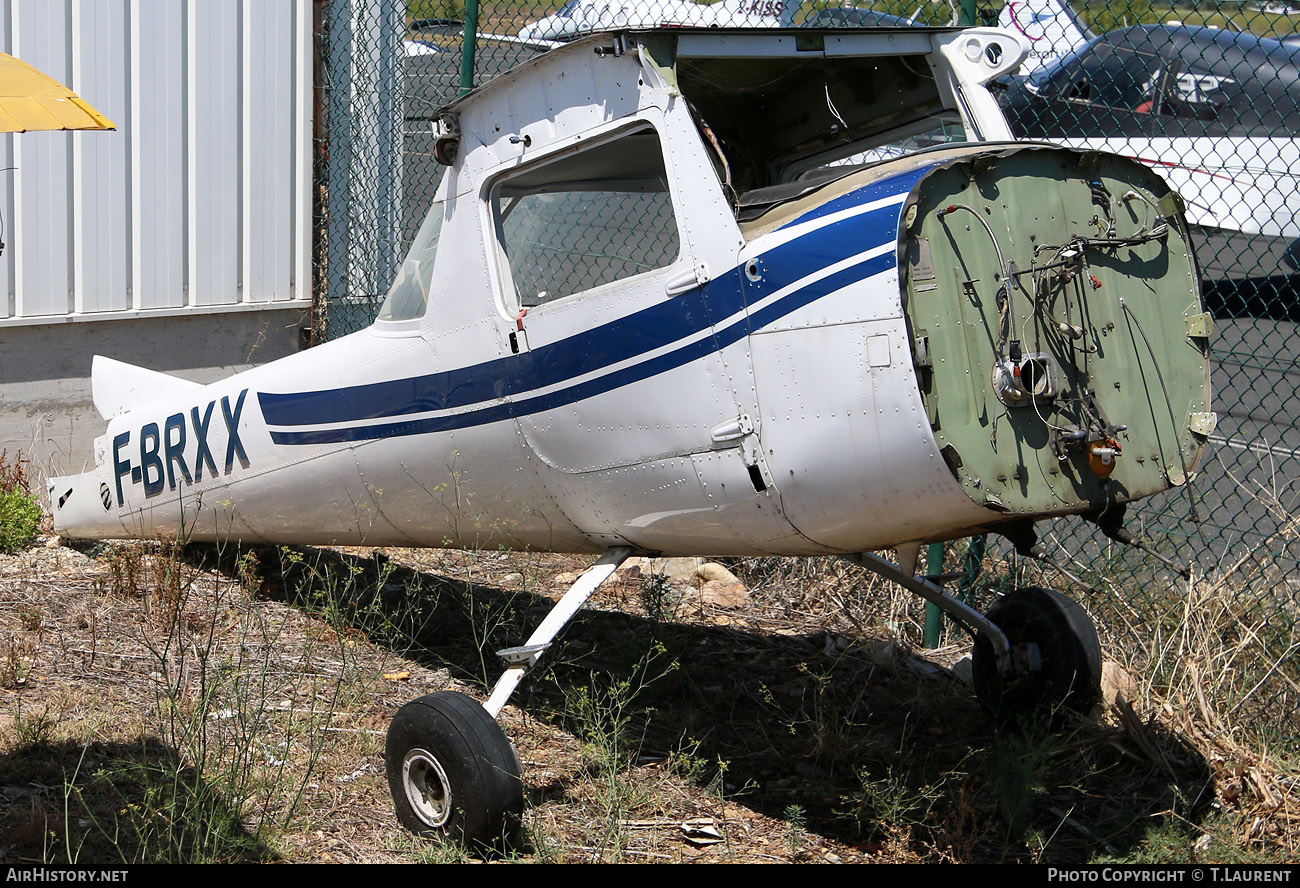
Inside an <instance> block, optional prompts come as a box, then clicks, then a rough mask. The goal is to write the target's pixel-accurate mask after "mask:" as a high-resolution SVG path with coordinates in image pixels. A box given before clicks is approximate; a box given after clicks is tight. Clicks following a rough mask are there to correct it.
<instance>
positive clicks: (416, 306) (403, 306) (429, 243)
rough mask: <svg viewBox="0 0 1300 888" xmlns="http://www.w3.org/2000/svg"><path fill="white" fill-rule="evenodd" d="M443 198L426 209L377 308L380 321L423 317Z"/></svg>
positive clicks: (444, 203) (436, 249)
mask: <svg viewBox="0 0 1300 888" xmlns="http://www.w3.org/2000/svg"><path fill="white" fill-rule="evenodd" d="M446 205H447V204H446V201H439V202H438V203H435V204H434V205H433V206H432V207H430V209H429V214H428V215H427V216H425V217H424V224H422V225H421V226H420V232H419V234H417V235H416V236H415V242H414V243H413V244H411V250H410V252H408V253H407V254H406V258H405V259H404V260H402V267H401V268H399V269H398V270H397V277H396V278H394V279H393V285H392V286H391V287H389V288H388V296H387V297H386V298H385V299H384V304H383V306H382V307H381V308H380V309H379V318H378V320H380V321H411V320H415V319H417V318H422V317H424V309H425V307H426V306H427V305H428V304H429V289H430V287H431V286H432V285H433V262H434V257H435V256H436V255H437V253H438V234H439V232H441V231H442V217H443V212H444V210H445V209H446Z"/></svg>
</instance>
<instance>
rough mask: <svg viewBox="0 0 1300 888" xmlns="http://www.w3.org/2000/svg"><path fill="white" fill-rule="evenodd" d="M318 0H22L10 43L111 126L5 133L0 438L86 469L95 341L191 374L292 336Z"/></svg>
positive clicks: (306, 254) (246, 358)
mask: <svg viewBox="0 0 1300 888" xmlns="http://www.w3.org/2000/svg"><path fill="white" fill-rule="evenodd" d="M312 12H313V10H312V5H311V4H310V3H305V2H273V3H266V2H257V0H220V2H198V0H189V2H183V3H181V2H176V0H63V2H48V0H10V2H8V3H5V4H4V5H3V6H2V7H0V50H3V51H5V52H8V53H9V54H11V55H15V56H17V57H19V58H21V59H23V60H24V61H26V62H28V63H29V64H32V65H34V66H35V67H37V68H38V69H40V70H42V71H44V72H45V73H47V74H49V75H50V76H52V77H54V78H56V79H58V80H61V81H62V82H64V83H66V84H68V85H69V86H70V87H72V89H73V90H75V91H76V92H77V93H78V94H80V95H81V96H82V97H83V98H84V99H86V100H87V101H88V102H90V103H91V104H92V105H94V106H95V107H96V108H98V109H99V110H100V111H101V112H103V113H104V114H105V115H107V116H108V117H109V118H110V119H111V120H112V121H113V122H114V123H115V124H116V125H117V130H116V131H115V132H100V133H97V132H87V133H24V134H18V135H6V136H4V137H3V138H2V139H0V167H7V168H11V169H8V170H6V171H4V172H2V173H0V213H3V229H0V239H3V241H4V242H5V244H4V252H3V255H0V293H3V298H0V341H3V343H4V360H3V362H2V364H0V447H5V448H8V449H9V451H10V454H11V455H12V454H13V452H14V451H15V450H17V449H22V450H23V451H24V452H25V453H27V454H29V455H30V456H31V457H32V458H33V461H34V466H33V467H34V468H35V469H36V470H37V472H38V473H43V472H45V471H48V470H50V469H52V468H54V467H56V466H57V467H60V468H65V469H73V468H79V466H80V461H81V460H82V459H84V458H88V457H89V455H90V453H91V448H90V446H89V441H90V439H91V438H93V437H94V435H96V434H98V433H99V432H100V431H102V428H101V426H102V422H101V421H100V420H99V419H98V416H97V414H96V413H95V412H94V409H93V407H92V406H91V404H90V386H89V379H88V376H89V371H90V361H91V357H92V355H94V354H105V355H108V356H110V357H114V358H117V359H119V360H124V361H129V362H132V363H139V364H142V365H145V366H148V367H151V368H152V369H157V370H162V371H166V372H175V373H178V374H179V375H182V376H186V377H188V378H191V379H196V380H199V381H207V380H210V379H215V378H218V377H220V376H222V375H225V374H227V373H229V372H231V371H233V370H235V369H238V368H240V367H242V366H246V365H248V364H251V363H261V362H264V361H267V360H271V359H274V358H276V357H279V356H281V355H283V354H285V353H287V352H289V351H292V350H294V349H296V348H297V347H298V340H299V328H300V327H303V326H306V325H307V323H308V320H307V313H308V310H309V308H310V303H311V264H310V263H311V249H312V241H311V211H312V195H311V187H312V164H311V157H312V154H311V135H312V132H311V126H312V105H311V101H312V92H311V90H312V70H313V65H312V33H313V23H312Z"/></svg>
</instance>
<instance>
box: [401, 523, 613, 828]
mask: <svg viewBox="0 0 1300 888" xmlns="http://www.w3.org/2000/svg"><path fill="white" fill-rule="evenodd" d="M631 554H632V550H631V549H630V548H627V547H620V548H617V549H611V550H609V551H608V552H606V553H605V554H604V555H603V556H602V557H601V558H600V560H599V561H597V562H596V563H595V564H594V565H593V566H592V567H590V568H589V569H588V570H587V571H586V572H585V573H584V574H583V575H582V576H580V577H579V578H578V580H577V582H575V583H574V584H573V586H572V587H571V588H570V589H569V591H568V592H566V593H565V594H564V597H562V598H561V599H560V600H559V602H557V603H556V605H555V607H554V608H552V610H551V612H550V613H549V614H547V615H546V619H544V620H543V621H542V624H541V625H540V626H538V627H537V630H536V631H535V632H534V633H533V634H532V636H531V637H530V638H529V639H528V643H527V644H525V645H523V646H522V647H518V648H510V649H507V650H504V651H498V652H497V653H498V654H500V655H501V656H502V657H504V658H505V659H506V662H507V663H508V664H509V665H508V667H507V669H506V671H505V674H503V675H502V676H501V678H500V679H498V680H497V683H496V686H495V687H494V688H493V689H492V695H491V697H490V698H489V700H488V702H487V703H484V704H481V705H480V704H479V703H478V702H477V701H476V700H474V699H473V698H472V697H468V696H466V695H465V694H461V693H458V692H456V691H439V692H437V693H435V694H428V695H426V696H423V697H420V698H418V699H416V700H412V701H411V702H410V703H407V704H406V705H405V706H403V707H402V708H401V709H399V710H398V711H397V715H396V716H394V717H393V720H392V722H391V723H390V724H389V726H388V738H387V741H386V742H385V744H384V760H385V765H386V769H387V772H388V789H389V791H390V792H391V793H392V796H393V806H394V808H395V809H396V811H397V818H398V820H400V821H401V822H402V825H403V826H405V827H406V828H407V829H409V830H411V831H412V832H414V833H417V834H419V835H442V836H443V837H445V838H447V839H448V840H450V841H453V842H457V843H459V844H462V845H465V846H466V847H467V848H470V849H471V850H490V849H493V848H498V847H501V846H503V845H508V844H509V843H510V842H511V841H512V840H513V839H514V838H515V837H516V834H517V833H518V830H519V822H520V817H521V815H522V814H523V807H524V795H523V783H522V782H521V780H520V767H519V757H518V756H517V755H515V751H514V748H513V747H512V746H511V745H510V741H509V740H508V739H507V738H506V735H505V732H504V731H502V730H501V726H500V725H499V724H497V721H496V719H497V716H499V715H500V714H501V709H502V708H503V707H504V706H505V704H506V701H507V700H509V699H510V695H511V694H512V693H513V692H514V690H515V688H516V687H518V685H519V682H520V680H521V679H522V678H523V676H524V673H525V672H526V671H527V670H528V669H529V668H531V667H532V666H534V665H535V664H536V663H537V661H538V660H540V659H541V656H542V654H543V652H545V650H546V649H547V648H548V647H550V645H551V642H552V641H553V640H554V639H555V636H556V635H558V634H559V632H560V630H562V629H563V628H564V627H565V626H566V625H568V623H569V621H570V620H572V619H573V617H574V615H575V614H576V613H577V612H578V610H579V608H581V607H582V605H583V604H585V603H586V601H587V599H589V598H590V597H591V595H592V593H593V592H595V591H596V589H597V588H598V587H599V586H600V584H601V583H603V582H605V580H607V579H609V577H610V575H611V574H613V573H614V570H615V569H616V568H617V567H618V566H619V565H620V564H622V563H623V561H625V560H626V559H627V557H628V556H629V555H631Z"/></svg>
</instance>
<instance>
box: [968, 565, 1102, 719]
mask: <svg viewBox="0 0 1300 888" xmlns="http://www.w3.org/2000/svg"><path fill="white" fill-rule="evenodd" d="M987 616H988V618H989V619H990V620H991V621H992V622H993V623H994V624H995V625H996V626H997V627H998V628H1000V629H1001V630H1002V631H1003V632H1005V633H1006V635H1007V639H1008V641H1010V642H1011V647H1012V650H1013V651H1014V650H1015V649H1016V648H1017V647H1022V648H1023V646H1026V645H1029V644H1035V645H1037V646H1038V652H1039V656H1040V657H1041V661H1042V665H1041V668H1039V669H1037V670H1033V671H1026V672H1023V673H1022V674H1019V675H1014V676H1004V675H1003V674H1002V673H1000V672H999V671H998V664H997V658H996V657H995V656H994V655H993V646H992V645H991V644H989V642H988V639H986V638H984V637H983V636H976V638H975V648H974V650H973V651H972V652H971V677H972V680H973V683H974V685H975V695H976V696H977V697H978V698H979V700H980V702H981V703H983V704H984V707H985V708H986V709H988V710H989V711H990V712H991V713H993V714H994V715H995V716H997V717H999V718H1002V719H1007V720H1013V719H1019V718H1022V717H1024V716H1028V715H1032V714H1035V713H1041V714H1045V715H1047V716H1048V717H1050V718H1052V719H1056V718H1058V717H1059V716H1060V715H1062V714H1064V712H1066V711H1072V712H1077V713H1080V714H1086V713H1088V712H1089V711H1091V709H1092V707H1093V706H1094V705H1096V703H1097V698H1098V697H1099V696H1100V693H1101V642H1099V641H1098V640H1097V629H1096V627H1095V626H1094V625H1093V623H1092V618H1091V617H1089V616H1088V612H1087V611H1085V610H1084V609H1083V608H1082V607H1081V606H1080V605H1079V604H1078V602H1075V601H1073V600H1071V599H1069V598H1067V597H1066V596H1064V595H1062V594H1061V593H1059V592H1055V591H1053V590H1051V589H1041V588H1038V587H1035V586H1028V587H1026V588H1024V589H1017V590H1016V591H1015V592H1012V593H1011V594H1010V595H1007V596H1004V597H1003V598H1001V599H999V600H998V602H997V603H996V604H994V605H993V607H991V608H989V611H988V614H987Z"/></svg>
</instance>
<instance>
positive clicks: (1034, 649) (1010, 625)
mask: <svg viewBox="0 0 1300 888" xmlns="http://www.w3.org/2000/svg"><path fill="white" fill-rule="evenodd" d="M844 557H845V559H846V560H848V561H851V562H853V563H854V564H858V565H861V566H862V567H865V568H867V569H868V570H870V571H872V572H873V573H876V574H879V575H880V576H882V577H884V578H885V579H888V580H893V581H894V582H896V583H898V584H899V585H901V586H902V587H903V588H905V589H908V590H909V591H912V592H915V593H916V594H918V595H920V596H921V597H923V598H925V599H926V600H927V601H930V602H933V603H934V604H936V605H937V606H938V607H939V608H940V609H941V610H942V611H943V612H944V613H946V614H947V615H948V616H950V617H952V618H953V619H954V620H956V621H957V622H958V623H959V624H960V625H961V626H962V627H963V628H964V629H966V631H967V632H970V633H971V635H973V636H974V638H975V647H974V650H973V651H972V653H971V669H972V677H973V680H974V685H975V695H976V696H977V697H978V698H979V700H980V702H981V703H983V704H984V706H985V707H986V708H987V709H988V710H989V711H991V712H992V713H994V714H995V715H997V716H998V717H999V718H1006V719H1012V718H1017V717H1020V716H1024V715H1028V714H1029V713H1030V712H1032V711H1035V710H1046V711H1047V712H1049V713H1050V714H1053V715H1057V714H1060V713H1062V712H1064V711H1066V710H1070V711H1074V712H1079V713H1084V712H1087V711H1089V710H1090V709H1091V708H1092V707H1093V705H1094V704H1095V703H1096V702H1097V698H1098V696H1100V686H1101V644H1100V642H1099V641H1098V639H1097V629H1096V627H1094V626H1093V623H1092V619H1091V618H1090V617H1089V616H1088V613H1087V611H1085V610H1084V609H1083V608H1082V607H1081V606H1080V605H1079V604H1078V603H1077V602H1075V601H1072V600H1071V599H1069V598H1067V597H1066V596H1064V595H1062V594H1061V593H1059V592H1056V591H1053V590H1051V589H1040V588H1037V587H1026V588H1023V589H1018V590H1017V591H1015V592H1012V593H1011V594H1009V595H1006V596H1004V597H1003V598H1001V599H1000V600H999V601H998V602H997V603H996V604H994V605H993V607H991V608H989V611H988V613H987V614H980V613H979V612H978V611H976V610H975V609H974V608H972V607H971V606H970V605H968V604H966V603H965V602H964V601H961V600H960V599H958V598H955V597H954V596H952V595H949V594H948V593H947V592H944V591H943V588H942V587H941V586H940V585H939V582H942V581H943V580H945V579H951V577H942V576H940V577H923V576H916V575H915V574H914V573H912V572H911V571H906V570H904V569H903V568H901V567H899V566H898V565H895V564H893V563H891V562H889V561H886V560H885V559H883V558H881V557H880V556H878V555H874V554H872V553H870V552H861V553H857V554H854V555H846V556H844ZM907 560H910V561H911V562H912V564H913V565H914V564H915V558H910V559H907ZM913 570H914V567H913Z"/></svg>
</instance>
